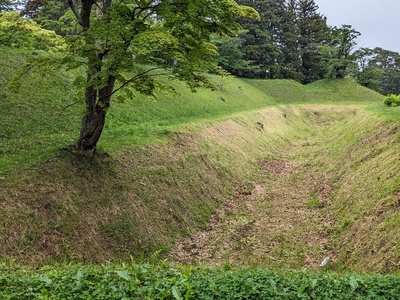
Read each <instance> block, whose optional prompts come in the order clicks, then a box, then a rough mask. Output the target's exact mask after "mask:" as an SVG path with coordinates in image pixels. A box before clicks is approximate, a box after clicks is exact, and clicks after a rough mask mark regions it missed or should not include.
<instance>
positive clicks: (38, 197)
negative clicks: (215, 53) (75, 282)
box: [0, 50, 400, 272]
mask: <svg viewBox="0 0 400 300" xmlns="http://www.w3.org/2000/svg"><path fill="white" fill-rule="evenodd" d="M1 55H3V56H5V57H6V59H5V60H1V61H3V63H2V65H1V66H0V74H1V77H0V78H1V79H2V80H1V84H2V87H4V86H5V84H6V83H7V82H8V81H9V80H10V78H11V76H12V66H14V65H15V66H17V65H18V64H20V63H21V62H22V61H23V58H24V55H23V53H15V52H14V51H11V50H5V51H4V52H2V54H1ZM43 55H45V54H43ZM69 76H71V75H66V74H64V73H62V72H61V73H57V75H56V76H53V77H51V78H50V77H49V78H42V77H37V76H36V75H34V74H27V75H26V81H25V82H24V83H23V85H22V89H21V90H20V92H19V93H12V92H10V91H7V90H3V92H2V94H1V97H2V98H1V102H0V106H1V110H2V111H3V112H7V113H4V117H2V118H1V120H0V126H1V128H4V130H3V131H2V133H1V148H0V149H1V151H2V152H1V156H0V167H1V168H0V170H1V176H2V179H1V180H0V204H1V205H0V207H1V208H0V239H1V243H0V255H1V257H2V258H3V259H11V258H13V259H17V260H18V261H21V262H25V263H31V264H34V263H46V262H47V263H49V262H52V261H65V260H67V261H70V260H74V261H85V262H88V261H92V262H103V261H105V260H119V259H124V260H125V259H129V256H130V255H134V256H144V257H147V256H149V255H150V254H151V253H154V252H155V251H157V250H160V249H164V250H167V252H168V251H169V250H170V249H172V250H174V251H175V250H176V249H175V248H174V247H175V246H174V245H175V243H176V242H177V241H178V240H181V239H182V238H183V237H185V236H188V235H189V236H192V237H194V236H196V234H197V235H199V234H200V233H202V232H203V231H202V230H203V229H207V230H208V231H210V230H211V231H213V232H214V233H218V228H222V229H224V230H223V232H225V233H226V232H227V234H226V235H225V236H223V235H220V236H221V239H220V241H221V242H220V243H219V244H218V243H215V246H218V247H219V248H214V249H211V251H212V252H213V255H214V256H213V260H212V261H211V262H214V263H217V264H224V263H228V264H232V265H235V262H237V263H238V264H239V265H243V264H252V265H257V266H263V267H274V268H275V267H294V268H303V267H307V268H311V269H318V263H319V262H320V260H321V258H324V257H325V256H326V255H329V256H331V257H332V261H331V263H330V265H329V268H332V269H336V270H356V271H360V272H361V271H376V272H395V271H396V270H398V264H399V257H398V251H397V250H398V244H399V235H398V233H397V230H396V228H398V225H399V223H400V220H399V218H398V213H399V210H398V197H399V194H398V183H399V182H400V178H399V175H398V174H397V173H396V170H398V169H399V167H400V166H399V162H398V159H396V157H397V154H396V153H398V146H399V144H398V142H399V132H398V130H397V128H398V123H397V121H396V120H397V119H396V117H395V115H394V114H393V110H389V109H384V108H381V107H380V106H379V105H380V104H381V100H382V99H381V98H382V97H381V96H380V95H378V94H376V93H374V92H372V91H370V90H368V89H365V88H362V87H360V86H358V85H356V84H355V83H353V82H351V81H349V80H343V81H337V80H333V81H332V80H327V81H322V82H317V83H314V84H312V85H308V86H301V85H299V84H297V83H295V82H293V81H287V80H277V81H251V80H240V79H236V78H231V79H230V80H229V81H228V82H227V83H226V84H225V85H224V87H223V89H222V90H218V91H204V90H201V91H199V92H198V93H196V94H191V93H189V92H188V91H187V90H186V89H185V88H184V86H182V85H180V84H178V83H176V86H177V89H178V90H179V91H180V93H181V96H179V97H177V98H174V99H169V98H167V97H164V96H160V98H159V100H158V101H157V102H150V101H149V100H148V99H146V98H144V97H141V96H140V95H138V96H137V97H136V98H135V99H134V100H133V101H131V102H130V101H126V102H125V103H115V105H114V106H113V108H112V109H111V110H110V113H109V119H108V123H107V127H106V129H105V132H104V136H103V139H102V141H101V147H102V148H103V149H105V150H107V152H109V153H110V154H111V157H108V156H105V155H103V156H101V155H99V156H97V157H95V158H94V159H93V160H91V161H87V160H85V159H83V158H79V157H75V156H73V155H71V154H69V153H68V152H63V151H61V152H60V151H59V149H60V148H61V147H63V146H65V145H66V144H68V143H71V142H73V139H74V137H75V136H76V134H77V132H78V125H79V122H80V121H79V119H80V116H79V112H76V111H77V110H78V111H79V109H76V108H72V107H69V108H67V109H66V110H65V111H64V112H63V113H62V114H61V116H59V114H60V112H62V111H63V108H65V107H66V106H67V105H68V104H69V103H71V102H70V101H71V100H70V98H71V96H70V95H71V93H72V92H71V91H72V87H71V82H72V79H73V78H72V77H69ZM215 80H216V81H217V80H218V78H216V79H215ZM39 82H40V83H41V84H44V86H45V88H42V89H40V88H39V89H28V87H30V86H34V85H35V84H38V83H39ZM310 103H313V104H310ZM292 167H293V169H292V171H291V169H290V168H292ZM282 170H283V171H282ZM285 170H286V171H287V173H285V172H286V171H285ZM282 172H283V173H282ZM279 176H280V177H279ZM285 176H286V177H285ZM282 187H284V188H282ZM300 187H301V188H302V189H301V193H297V194H298V195H301V197H300V196H299V197H297V198H296V197H295V196H294V195H295V194H296V192H297V191H298V188H300ZM273 191H279V193H278V192H277V193H274V194H273V193H272V192H273ZM285 191H289V192H288V193H285ZM280 193H281V194H280ZM282 197H283V198H282ZM271 199H272V200H273V201H272V200H271ZM280 199H284V200H287V201H286V202H282V203H283V205H281V206H283V207H280V206H279V203H280V202H279V201H280ZM270 200H271V201H270ZM268 201H269V202H268ZM274 201H275V202H274ZM293 201H295V202H296V201H297V202H296V203H294V202H293ZM285 208H288V210H287V211H290V209H294V211H292V214H296V213H297V211H301V212H304V216H298V218H297V219H296V220H297V221H298V224H297V229H298V230H290V228H291V227H290V226H292V225H291V220H292V218H291V215H290V214H287V211H286V210H285ZM263 211H265V212H266V214H267V215H269V216H270V219H266V217H265V216H262V213H261V212H263ZM215 212H217V213H215ZM212 216H213V219H211V220H212V221H213V222H215V224H217V225H216V226H214V227H211V228H210V223H208V224H207V221H208V220H209V219H210V218H211V217H212ZM283 216H284V217H283ZM310 216H311V217H313V218H312V221H311V222H306V220H307V219H310V218H307V217H310ZM314 217H315V218H314ZM215 218H217V219H215ZM268 222H275V223H268ZM318 222H321V224H318ZM269 224H274V225H273V226H276V227H273V226H272V227H273V228H276V229H275V230H274V231H275V232H272V231H268V230H267V229H268V228H269V227H271V226H270V225H269ZM214 229H216V230H214ZM282 229H285V230H282ZM207 230H206V231H207ZM268 232H269V233H270V235H268V236H267V235H266V236H264V238H263V239H260V238H259V236H262V233H268ZM231 233H232V234H231ZM383 233H384V234H383ZM259 234H261V235H259ZM216 236H218V235H216ZM209 237H211V235H210V236H209ZM318 237H321V238H322V240H323V241H324V242H323V243H320V242H319V241H318ZM366 237H368V238H366ZM306 238H310V240H308V241H307V239H306ZM263 240H265V241H268V242H269V243H268V244H267V243H264V242H263ZM292 241H296V243H292ZM193 244H195V243H192V244H190V242H189V243H188V244H186V249H184V251H189V252H188V253H191V252H190V251H191V250H196V249H191V247H195V245H194V246H193ZM293 244H295V245H293ZM312 244H315V245H314V246H311V245H312ZM184 245H185V244H184ZM226 246H229V247H226ZM231 246H234V247H233V251H231V250H230V249H232V247H231ZM224 247H225V248H224ZM204 248H205V249H207V248H206V247H204ZM263 248H268V249H270V252H269V253H267V254H266V253H263V252H260V251H261V249H263ZM224 249H225V250H224ZM227 249H228V251H226V250H227ZM181 251H183V250H181ZM178 254H179V253H178ZM178 254H177V256H178ZM243 257H247V258H248V260H247V261H244V260H243V261H241V259H243ZM231 258H232V259H231Z"/></svg>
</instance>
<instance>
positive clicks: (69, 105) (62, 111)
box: [58, 101, 79, 117]
mask: <svg viewBox="0 0 400 300" xmlns="http://www.w3.org/2000/svg"><path fill="white" fill-rule="evenodd" d="M78 102H79V101H75V102H74V103H71V104H68V105H67V106H65V107H64V108H63V109H62V110H61V112H60V113H59V115H58V117H61V115H62V114H63V113H64V111H65V110H66V109H67V108H68V107H71V106H73V105H75V104H77V103H78Z"/></svg>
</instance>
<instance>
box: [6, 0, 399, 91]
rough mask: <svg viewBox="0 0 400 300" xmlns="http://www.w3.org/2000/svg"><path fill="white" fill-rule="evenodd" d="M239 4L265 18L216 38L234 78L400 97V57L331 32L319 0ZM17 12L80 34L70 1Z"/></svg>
mask: <svg viewBox="0 0 400 300" xmlns="http://www.w3.org/2000/svg"><path fill="white" fill-rule="evenodd" d="M99 2H100V1H99ZM236 2H237V3H238V4H240V5H246V6H250V7H253V8H255V9H256V10H257V11H258V12H259V14H260V19H259V20H257V19H250V18H242V19H238V20H237V21H238V22H239V23H240V25H241V26H242V28H243V30H242V31H241V32H240V34H239V35H238V36H236V37H231V36H225V37H224V36H217V35H215V36H214V37H213V40H212V41H213V43H214V44H215V45H216V46H217V47H218V50H219V56H218V57H217V60H218V63H219V65H220V67H222V68H223V69H225V70H226V71H228V72H229V73H231V74H233V75H235V76H238V77H245V78H259V79H279V78H285V79H294V80H296V81H298V82H301V83H303V84H307V83H310V82H313V81H316V80H320V79H325V78H344V77H350V78H353V79H354V80H356V81H357V82H358V83H360V84H361V85H363V86H366V87H368V88H371V89H374V90H376V91H378V92H380V93H382V94H385V95H388V94H400V54H399V53H397V52H394V51H389V50H385V49H382V48H375V49H368V48H361V49H357V38H358V36H360V33H359V32H358V31H356V30H355V29H354V28H352V26H351V25H342V26H341V27H340V28H338V27H329V26H328V25H327V18H326V17H325V16H323V15H322V14H320V13H319V12H318V5H317V4H316V3H315V1H314V0H237V1H236ZM11 10H18V11H20V13H21V14H22V15H23V16H24V17H25V18H28V19H31V20H34V21H35V22H36V23H38V24H39V25H40V26H41V27H42V28H45V29H49V30H53V31H55V32H56V33H57V34H59V35H66V34H70V33H71V32H74V31H78V30H79V26H78V24H77V22H76V20H75V18H74V16H73V14H72V12H71V11H70V10H69V6H68V1H66V0H65V1H59V0H0V11H11Z"/></svg>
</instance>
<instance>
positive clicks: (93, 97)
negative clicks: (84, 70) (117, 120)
mask: <svg viewBox="0 0 400 300" xmlns="http://www.w3.org/2000/svg"><path fill="white" fill-rule="evenodd" d="M89 79H90V75H89V76H88V80H89ZM114 84H115V77H113V76H109V77H108V79H107V85H106V86H105V87H104V88H101V89H95V88H94V87H93V86H89V87H87V88H86V95H85V97H86V99H85V100H86V105H87V106H86V112H85V115H84V117H83V119H82V126H81V132H80V135H79V138H78V140H77V142H76V144H75V148H76V149H77V150H78V151H79V152H81V153H83V154H84V155H86V156H92V155H93V153H94V152H95V151H96V146H97V143H98V141H99V139H100V136H101V134H102V132H103V129H104V125H105V121H106V114H107V109H108V108H109V106H110V99H111V94H112V92H113V89H114Z"/></svg>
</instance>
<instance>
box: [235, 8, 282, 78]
mask: <svg viewBox="0 0 400 300" xmlns="http://www.w3.org/2000/svg"><path fill="white" fill-rule="evenodd" d="M237 2H238V3H239V4H240V5H247V6H251V7H253V8H255V9H256V10H257V11H258V13H259V14H260V20H250V19H241V20H239V23H240V24H241V25H242V27H243V28H244V29H246V31H247V33H246V34H244V35H243V43H242V52H243V55H244V59H246V60H248V61H252V64H253V67H254V68H253V69H252V70H246V72H244V70H242V72H240V73H242V76H244V77H253V78H254V77H256V78H271V79H272V78H281V77H282V62H283V54H282V52H281V50H280V47H279V43H278V42H279V40H280V36H281V19H280V18H279V16H278V15H277V13H276V11H277V10H278V9H279V7H280V5H282V3H283V2H284V1H283V0H254V1H252V0H240V1H237Z"/></svg>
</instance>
